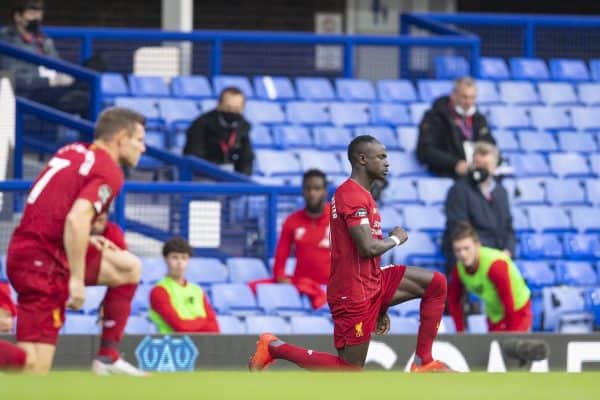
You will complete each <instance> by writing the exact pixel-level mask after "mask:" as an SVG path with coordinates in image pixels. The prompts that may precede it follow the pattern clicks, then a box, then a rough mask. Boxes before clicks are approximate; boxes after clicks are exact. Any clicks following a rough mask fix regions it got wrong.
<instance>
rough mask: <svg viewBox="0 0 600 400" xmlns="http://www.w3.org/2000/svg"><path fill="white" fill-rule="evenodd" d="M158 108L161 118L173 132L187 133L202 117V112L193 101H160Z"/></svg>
mask: <svg viewBox="0 0 600 400" xmlns="http://www.w3.org/2000/svg"><path fill="white" fill-rule="evenodd" d="M158 108H159V110H160V115H161V117H162V118H163V119H164V120H165V123H166V124H167V126H168V127H169V129H170V130H171V131H185V130H187V128H188V127H189V126H190V124H191V123H192V122H193V121H194V120H195V119H196V118H197V117H198V116H200V110H198V107H197V106H196V103H194V102H193V101H192V100H185V99H160V100H159V101H158Z"/></svg>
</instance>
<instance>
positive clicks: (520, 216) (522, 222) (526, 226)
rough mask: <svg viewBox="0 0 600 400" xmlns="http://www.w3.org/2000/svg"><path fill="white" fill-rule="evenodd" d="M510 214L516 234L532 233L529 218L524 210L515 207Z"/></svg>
mask: <svg viewBox="0 0 600 400" xmlns="http://www.w3.org/2000/svg"><path fill="white" fill-rule="evenodd" d="M510 213H511V214H512V217H513V228H514V229H515V231H516V232H518V233H522V232H530V231H532V229H531V224H530V223H529V217H528V216H527V213H526V212H525V210H524V209H522V208H519V207H514V208H512V209H511V210H510Z"/></svg>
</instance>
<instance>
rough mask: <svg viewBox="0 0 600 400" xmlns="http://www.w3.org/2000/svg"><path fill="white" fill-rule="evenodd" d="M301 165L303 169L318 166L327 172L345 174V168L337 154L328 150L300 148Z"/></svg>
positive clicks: (298, 153) (298, 152)
mask: <svg viewBox="0 0 600 400" xmlns="http://www.w3.org/2000/svg"><path fill="white" fill-rule="evenodd" d="M296 154H297V155H298V159H299V160H300V166H301V167H302V170H303V171H307V170H309V169H311V168H318V169H320V170H322V171H323V172H325V173H326V174H343V173H344V169H343V167H342V165H341V164H340V162H339V160H338V158H337V157H336V155H335V154H334V153H332V152H328V151H317V150H300V151H297V152H296Z"/></svg>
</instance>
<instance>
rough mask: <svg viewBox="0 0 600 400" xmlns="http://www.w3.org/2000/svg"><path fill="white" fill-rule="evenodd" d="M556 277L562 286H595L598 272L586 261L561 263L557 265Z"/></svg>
mask: <svg viewBox="0 0 600 400" xmlns="http://www.w3.org/2000/svg"><path fill="white" fill-rule="evenodd" d="M556 277H557V280H558V283H559V284H561V285H570V286H593V285H595V284H596V281H597V276H596V271H594V268H592V266H591V265H590V263H589V262H585V261H559V262H557V263H556Z"/></svg>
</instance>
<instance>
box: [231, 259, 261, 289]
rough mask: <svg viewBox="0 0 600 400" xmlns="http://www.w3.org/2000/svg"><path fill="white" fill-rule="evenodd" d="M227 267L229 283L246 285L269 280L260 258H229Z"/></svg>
mask: <svg viewBox="0 0 600 400" xmlns="http://www.w3.org/2000/svg"><path fill="white" fill-rule="evenodd" d="M227 266H228V267H229V273H230V277H231V282H243V283H247V282H250V281H254V280H258V279H266V278H269V273H268V272H267V268H266V267H265V263H264V262H263V261H262V260H261V259H260V258H251V257H229V258H228V259H227Z"/></svg>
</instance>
